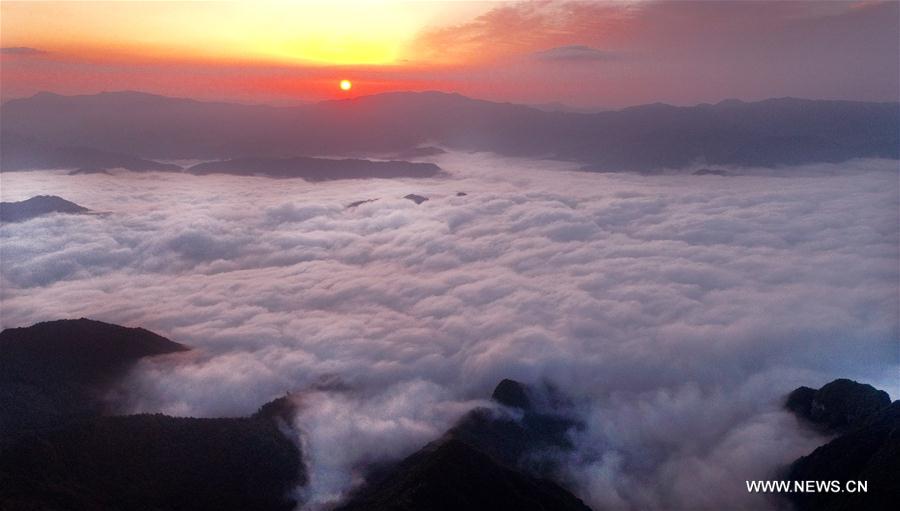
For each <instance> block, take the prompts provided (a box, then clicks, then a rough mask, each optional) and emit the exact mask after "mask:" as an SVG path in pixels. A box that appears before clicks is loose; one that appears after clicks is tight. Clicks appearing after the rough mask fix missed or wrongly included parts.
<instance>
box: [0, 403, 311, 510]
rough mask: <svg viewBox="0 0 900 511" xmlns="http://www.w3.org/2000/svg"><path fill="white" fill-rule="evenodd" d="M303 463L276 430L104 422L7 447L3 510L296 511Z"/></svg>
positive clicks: (186, 421)
mask: <svg viewBox="0 0 900 511" xmlns="http://www.w3.org/2000/svg"><path fill="white" fill-rule="evenodd" d="M4 440H6V439H4ZM302 459H303V458H302V453H301V451H300V449H299V447H298V446H297V445H296V444H295V443H294V442H292V441H291V440H290V439H289V438H287V437H286V436H285V435H284V434H283V433H282V432H281V430H280V428H279V426H278V424H276V423H275V422H274V421H269V420H258V419H253V418H216V419H195V418H189V417H168V416H165V415H161V414H153V415H129V416H118V417H96V418H93V419H90V420H81V421H74V422H71V423H68V424H66V425H65V426H63V427H59V428H54V429H50V430H45V431H38V432H35V433H34V434H32V435H29V436H25V437H22V438H19V439H17V440H15V441H11V442H7V443H6V444H5V445H4V449H3V456H0V481H2V484H0V508H3V509H46V510H50V509H71V510H80V511H94V510H97V511H99V510H102V509H121V510H139V509H140V510H150V509H154V510H187V509H191V510H197V511H201V510H202V511H214V510H215V511H223V510H241V511H289V510H291V509H294V508H295V507H296V505H297V502H295V501H294V499H293V498H292V496H291V494H292V490H293V489H295V488H296V487H297V486H298V485H302V484H305V483H306V481H307V474H306V468H305V467H304V465H303V461H302Z"/></svg>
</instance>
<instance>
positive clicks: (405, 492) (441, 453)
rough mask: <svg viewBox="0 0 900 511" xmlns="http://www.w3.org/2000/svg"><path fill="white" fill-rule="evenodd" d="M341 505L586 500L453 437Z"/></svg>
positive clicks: (370, 510)
mask: <svg viewBox="0 0 900 511" xmlns="http://www.w3.org/2000/svg"><path fill="white" fill-rule="evenodd" d="M338 509H339V510H341V511H352V510H367V511H380V510H391V511H414V510H417V511H418V510H426V509H427V510H430V511H451V510H460V509H466V510H470V511H507V510H508V511H513V510H515V511H544V510H549V509H552V510H557V511H568V510H572V511H575V510H577V511H589V509H590V508H588V507H587V506H586V505H585V504H584V502H582V501H581V500H579V499H578V498H577V497H575V496H574V495H572V494H571V493H569V492H568V491H566V490H565V489H563V488H562V487H560V486H558V485H557V484H555V483H553V482H551V481H548V480H546V479H540V478H536V477H532V476H530V475H527V474H523V473H521V472H518V471H516V470H514V469H512V468H509V467H506V466H504V465H501V464H499V463H497V462H496V461H495V460H494V459H493V458H491V457H490V456H488V455H487V454H485V453H483V452H481V451H480V450H478V449H477V448H475V447H473V446H472V445H470V444H468V443H466V442H464V441H461V440H458V439H454V438H450V439H447V440H444V441H442V442H437V443H433V444H430V445H428V446H426V447H425V448H423V449H422V450H420V451H418V452H416V453H415V454H413V455H411V456H409V457H408V458H406V459H405V460H403V461H402V462H401V463H400V464H398V465H397V466H396V467H395V468H394V470H392V471H391V472H389V473H388V474H387V476H386V477H384V478H383V479H382V480H381V481H380V482H379V483H378V484H375V485H371V486H369V487H367V488H365V489H363V491H361V492H360V493H358V494H357V495H355V496H354V497H353V498H351V499H350V501H349V502H347V503H346V504H344V505H343V506H341V507H339V508H338Z"/></svg>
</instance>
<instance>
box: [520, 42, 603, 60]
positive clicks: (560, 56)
mask: <svg viewBox="0 0 900 511" xmlns="http://www.w3.org/2000/svg"><path fill="white" fill-rule="evenodd" d="M532 57H533V58H535V59H537V60H541V61H545V62H596V61H608V60H614V59H616V58H617V56H616V55H615V54H613V53H610V52H606V51H603V50H598V49H596V48H591V47H590V46H584V45H582V44H573V45H569V46H559V47H557V48H550V49H549V50H542V51H538V52H535V53H533V54H532Z"/></svg>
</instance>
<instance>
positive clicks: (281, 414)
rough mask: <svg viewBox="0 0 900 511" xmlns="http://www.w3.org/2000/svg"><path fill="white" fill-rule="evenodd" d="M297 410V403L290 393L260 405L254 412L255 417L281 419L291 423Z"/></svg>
mask: <svg viewBox="0 0 900 511" xmlns="http://www.w3.org/2000/svg"><path fill="white" fill-rule="evenodd" d="M296 412H297V403H296V402H295V401H294V399H293V398H292V397H291V395H290V394H286V395H284V396H281V397H279V398H276V399H273V400H272V401H269V402H268V403H266V404H264V405H262V406H260V407H259V410H257V411H256V413H254V414H253V418H254V419H271V420H281V421H284V422H285V423H287V424H290V423H291V422H292V421H293V419H294V414H295V413H296Z"/></svg>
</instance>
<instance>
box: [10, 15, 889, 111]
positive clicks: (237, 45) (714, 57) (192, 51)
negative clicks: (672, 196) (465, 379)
mask: <svg viewBox="0 0 900 511" xmlns="http://www.w3.org/2000/svg"><path fill="white" fill-rule="evenodd" d="M898 7H900V4H898V3H897V2H873V1H858V2H832V1H826V2H795V1H786V2H758V1H746V2H658V1H647V0H643V1H619V2H449V1H443V2H440V1H435V2H409V1H407V2H400V1H387V2H384V1H383V2H373V1H358V2H345V1H338V2H327V3H315V2H232V3H222V2H9V1H4V2H2V3H0V15H2V16H0V28H2V31H0V46H2V52H0V96H2V98H3V99H4V100H5V99H9V98H14V97H22V96H28V95H32V94H34V93H36V92H38V91H44V90H46V91H51V92H57V93H62V94H85V93H96V92H102V91H111V90H141V91H146V92H153V93H159V94H164V95H170V96H181V97H194V98H198V99H209V100H229V101H240V102H248V103H270V104H299V103H302V102H308V101H319V100H325V99H337V98H343V97H352V96H356V95H368V94H376V93H380V92H386V91H399V90H441V91H447V92H459V93H462V94H465V95H468V96H472V97H477V98H483V99H490V100H496V101H510V102H517V103H527V104H545V103H547V104H551V103H562V104H565V105H570V106H571V107H575V108H590V109H599V108H616V107H622V106H627V105H634V104H643V103H652V102H667V103H672V104H696V103H700V102H716V101H720V100H723V99H727V98H739V99H744V100H758V99H764V98H769V97H782V96H796V97H805V98H826V99H852V100H867V101H896V100H897V98H898V97H900V91H898V89H900V78H898V76H900V69H898V61H900V49H898V45H897V40H898V38H900V8H898ZM345 79H346V80H350V81H351V82H352V84H353V86H352V88H351V89H350V90H346V91H345V90H342V89H341V88H340V87H339V84H340V81H341V80H345Z"/></svg>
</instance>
